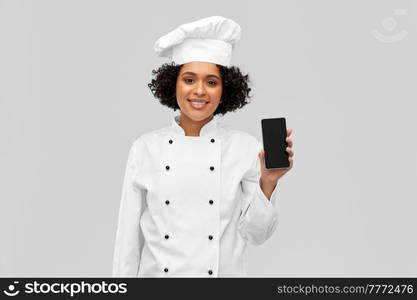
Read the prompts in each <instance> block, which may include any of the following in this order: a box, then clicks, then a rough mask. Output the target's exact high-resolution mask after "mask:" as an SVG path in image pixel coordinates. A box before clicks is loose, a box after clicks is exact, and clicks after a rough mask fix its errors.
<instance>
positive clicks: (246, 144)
mask: <svg viewBox="0 0 417 300" xmlns="http://www.w3.org/2000/svg"><path fill="white" fill-rule="evenodd" d="M223 136H224V139H225V140H226V141H229V142H230V143H231V144H235V145H236V146H238V147H240V148H242V149H248V151H251V150H252V151H255V152H257V153H258V152H259V151H261V150H262V149H263V145H262V143H261V142H260V141H259V140H258V138H256V137H255V136H253V135H252V134H250V133H248V132H246V131H242V130H239V129H233V128H230V127H224V134H223Z"/></svg>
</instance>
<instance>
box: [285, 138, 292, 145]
mask: <svg viewBox="0 0 417 300" xmlns="http://www.w3.org/2000/svg"><path fill="white" fill-rule="evenodd" d="M285 140H286V141H287V144H288V146H290V147H292V140H291V139H290V138H289V137H287V138H286V139H285Z"/></svg>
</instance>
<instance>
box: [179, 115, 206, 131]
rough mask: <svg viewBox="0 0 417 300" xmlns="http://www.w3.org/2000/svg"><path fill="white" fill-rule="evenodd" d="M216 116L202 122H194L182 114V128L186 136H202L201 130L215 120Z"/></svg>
mask: <svg viewBox="0 0 417 300" xmlns="http://www.w3.org/2000/svg"><path fill="white" fill-rule="evenodd" d="M213 117H214V115H211V116H209V117H208V118H206V119H204V120H201V121H194V120H193V119H190V118H189V117H187V116H186V115H185V114H183V113H182V112H181V114H180V124H179V125H180V126H181V127H182V129H184V131H185V135H186V136H200V130H201V128H202V127H203V126H204V125H205V124H207V123H208V122H210V121H211V120H212V119H213Z"/></svg>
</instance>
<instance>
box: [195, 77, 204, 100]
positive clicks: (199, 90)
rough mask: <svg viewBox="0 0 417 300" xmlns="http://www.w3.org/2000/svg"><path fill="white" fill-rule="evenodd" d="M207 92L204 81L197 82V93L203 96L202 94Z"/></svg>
mask: <svg viewBox="0 0 417 300" xmlns="http://www.w3.org/2000/svg"><path fill="white" fill-rule="evenodd" d="M205 92H206V90H205V88H204V82H202V81H199V82H198V83H197V87H196V90H195V94H196V95H197V96H198V97H202V96H204V95H205Z"/></svg>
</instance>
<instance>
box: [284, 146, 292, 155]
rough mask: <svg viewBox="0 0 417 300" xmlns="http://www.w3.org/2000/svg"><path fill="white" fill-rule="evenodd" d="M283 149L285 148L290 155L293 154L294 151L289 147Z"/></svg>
mask: <svg viewBox="0 0 417 300" xmlns="http://www.w3.org/2000/svg"><path fill="white" fill-rule="evenodd" d="M285 150H287V152H288V154H289V155H290V156H294V151H293V150H292V149H291V148H290V147H287V149H285Z"/></svg>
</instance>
